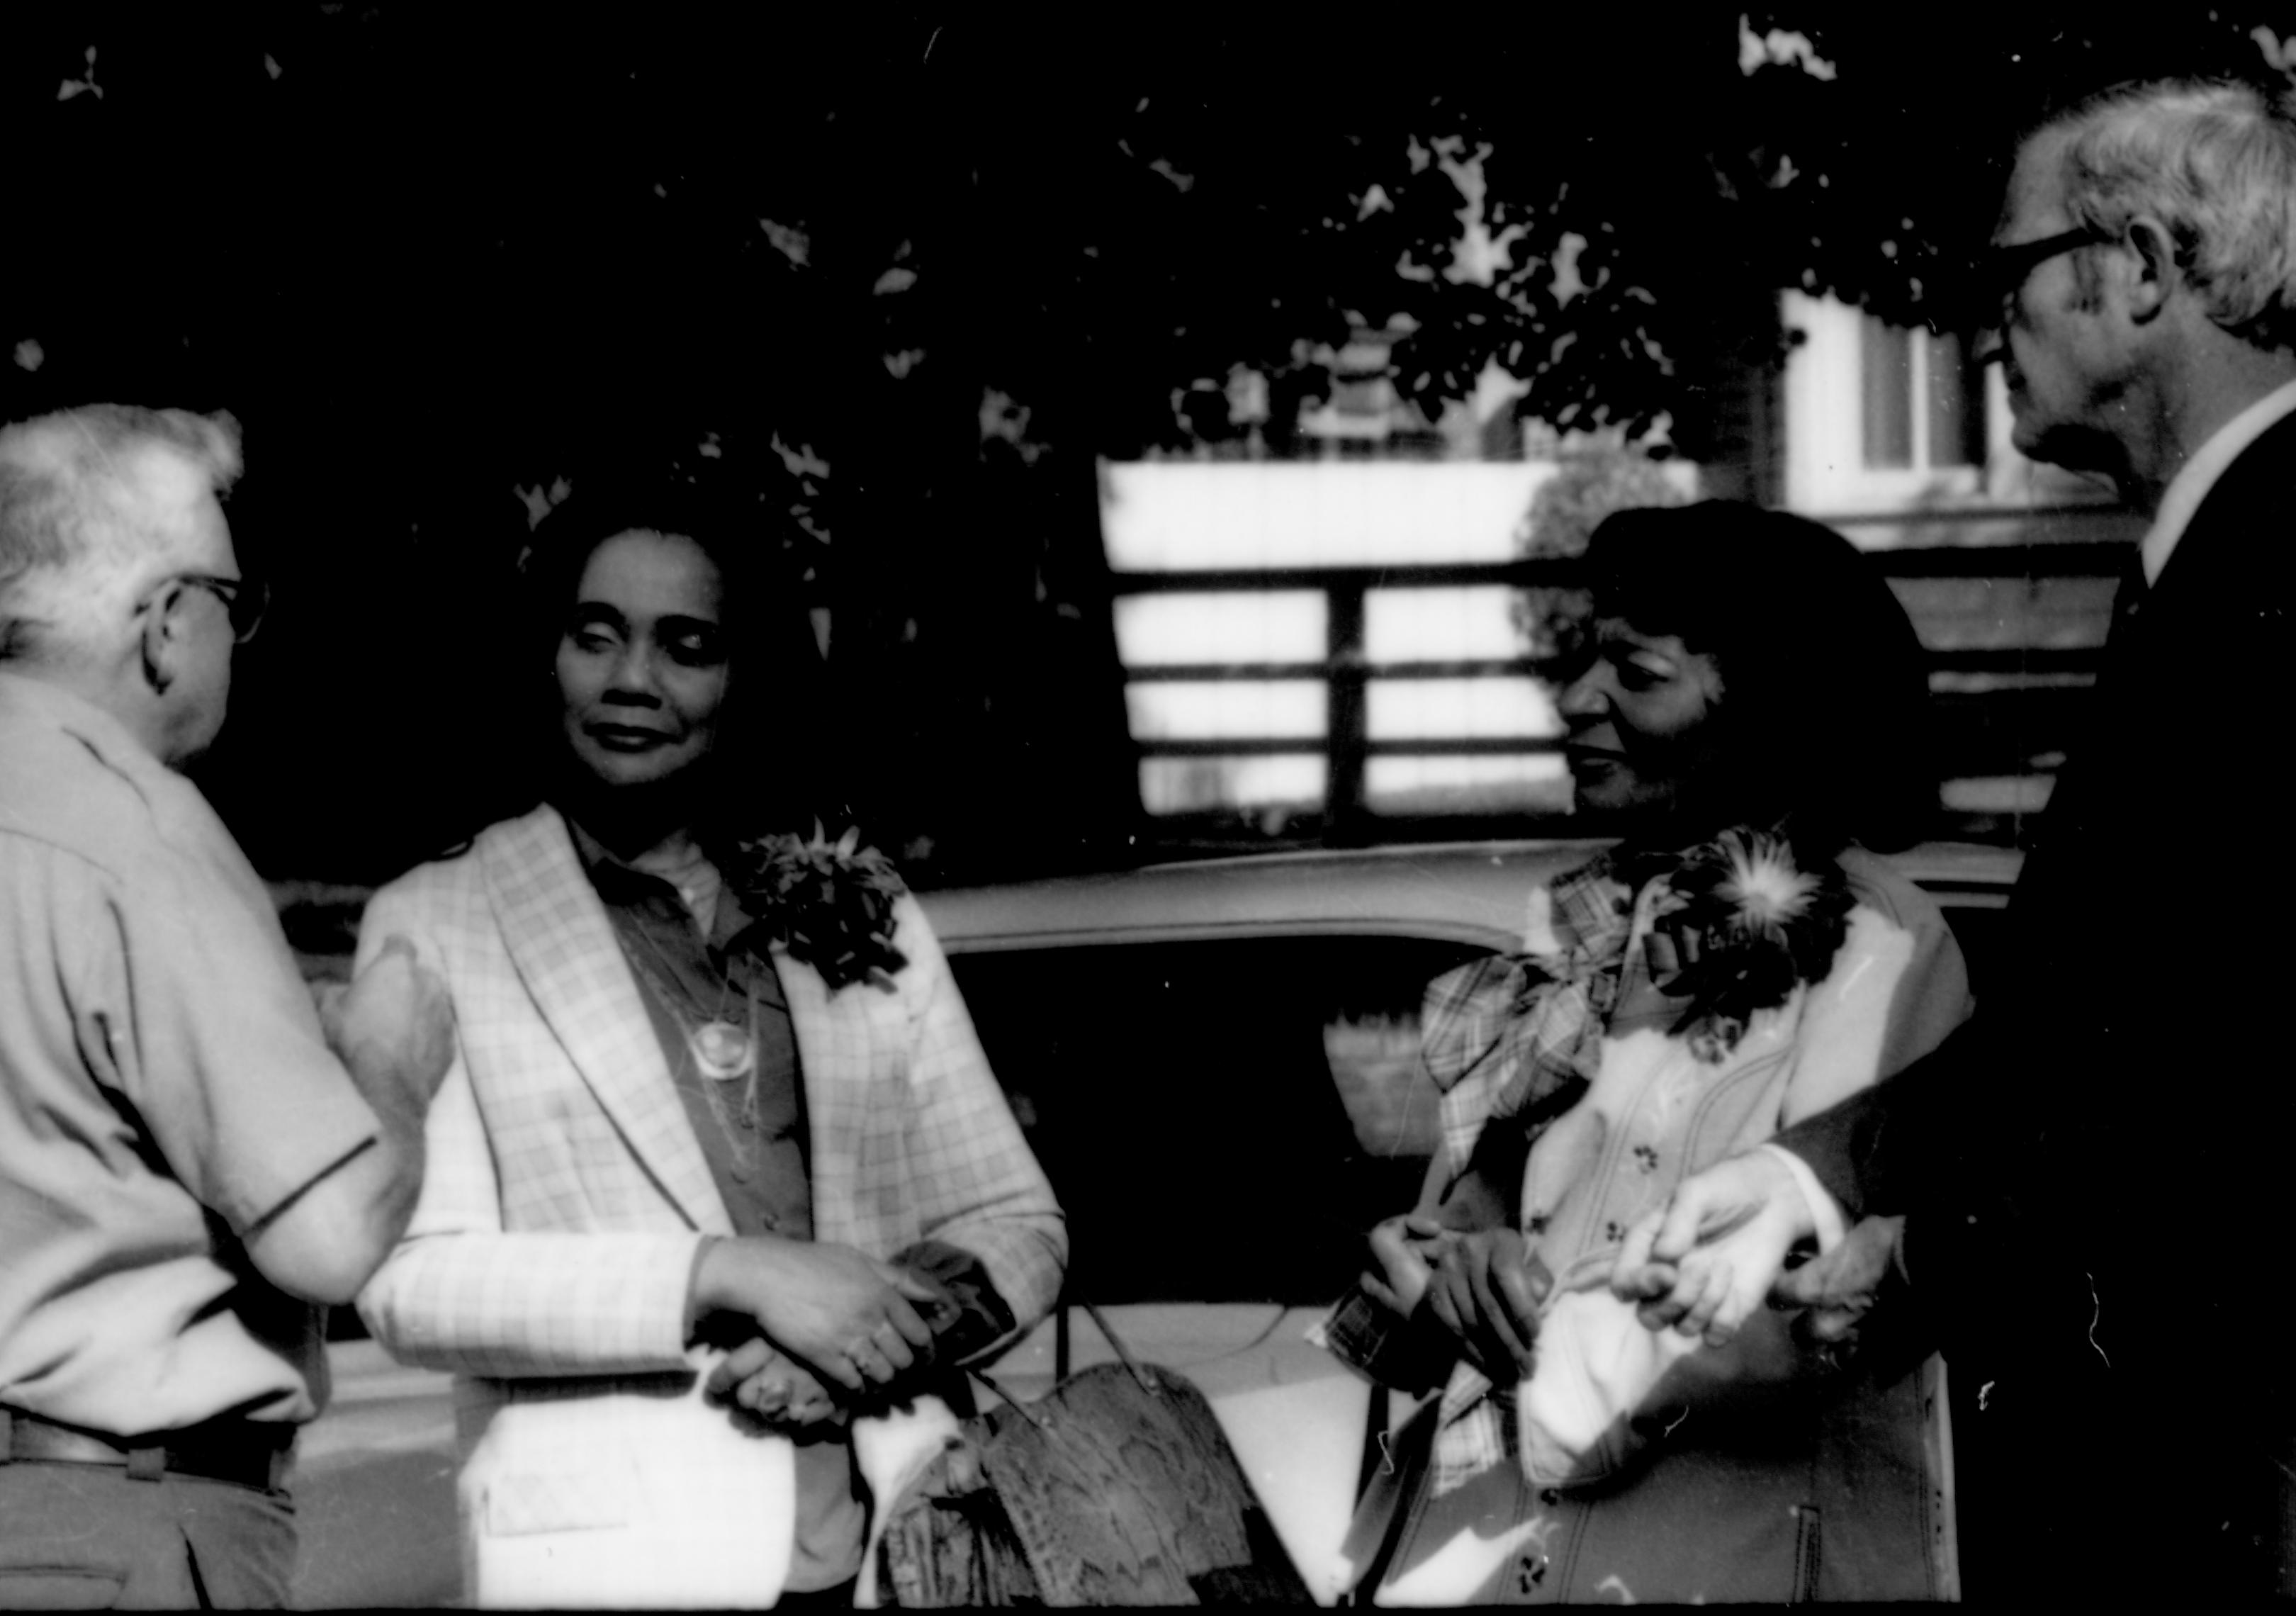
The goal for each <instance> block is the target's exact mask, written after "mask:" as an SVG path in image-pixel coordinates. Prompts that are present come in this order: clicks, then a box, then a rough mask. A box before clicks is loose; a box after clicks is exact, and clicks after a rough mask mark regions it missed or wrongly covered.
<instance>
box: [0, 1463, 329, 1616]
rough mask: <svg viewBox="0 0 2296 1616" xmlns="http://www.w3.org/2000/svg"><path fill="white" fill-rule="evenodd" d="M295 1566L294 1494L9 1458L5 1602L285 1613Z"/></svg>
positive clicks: (0, 1545)
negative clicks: (138, 1477) (144, 1477)
mask: <svg viewBox="0 0 2296 1616" xmlns="http://www.w3.org/2000/svg"><path fill="white" fill-rule="evenodd" d="M294 1571H295V1506H294V1505H293V1504H292V1503H291V1502H290V1500H289V1498H288V1497H287V1495H286V1494H285V1493H284V1492H258V1491H257V1490H256V1489H253V1488H248V1487H238V1486H234V1485H233V1484H232V1483H231V1482H228V1481H205V1480H202V1479H201V1478H199V1477H195V1476H178V1475H172V1474H171V1475H167V1476H163V1477H161V1478H160V1480H159V1481H136V1480H135V1479H133V1478H132V1477H130V1476H129V1475H128V1473H127V1467H126V1466H125V1465H114V1464H53V1463H49V1462H46V1461H43V1460H18V1461H16V1462H14V1463H12V1464H0V1610H83V1611H96V1610H114V1609H118V1610H138V1609H140V1610H232V1609H250V1608H253V1609H279V1608H283V1606H284V1605H285V1604H286V1603H287V1594H288V1584H289V1581H290V1579H291V1578H292V1577H293V1575H294Z"/></svg>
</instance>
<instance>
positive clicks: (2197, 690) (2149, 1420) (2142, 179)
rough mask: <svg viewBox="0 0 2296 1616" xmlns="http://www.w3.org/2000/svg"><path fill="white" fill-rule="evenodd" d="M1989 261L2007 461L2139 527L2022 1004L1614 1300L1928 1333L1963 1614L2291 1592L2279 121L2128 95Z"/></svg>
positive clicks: (2011, 223) (2287, 265) (1699, 1327)
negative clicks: (1958, 1421) (2053, 1604)
mask: <svg viewBox="0 0 2296 1616" xmlns="http://www.w3.org/2000/svg"><path fill="white" fill-rule="evenodd" d="M1995 241H1996V243H1997V244H1996V247H1995V250H1994V258H1995V262H1996V265H1997V268H1998V270H1999V271H2000V277H1999V281H1998V285H1997V291H1998V292H1999V294H2000V297H2001V299H2002V301H2001V307H2000V317H1999V329H2000V334H2001V348H2000V352H1999V353H1998V355H1997V357H1998V358H1999V359H2000V361H2001V363H2002V364H2003V365H2004V366H2005V370H2006V372H2007V377H2008V381H2009V398H2010V404H2011V407H2012V409H2013V412H2014V414H2015V417H2016V431H2015V442H2016V444H2017V447H2019V448H2020V449H2021V451H2022V452H2024V453H2025V454H2026V455H2030V456H2032V457H2033V458H2036V459H2041V460H2047V461H2052V462H2054V463H2057V464H2060V465H2064V466H2070V467H2073V468H2076V469H2079V470H2083V471H2094V472H2104V473H2108V474H2110V475H2112V477H2113V478H2114V479H2115V480H2117V481H2118V483H2119V485H2120V488H2121V490H2122V492H2123V494H2124V496H2126V497H2127V498H2128V500H2129V501H2130V503H2132V504H2136V506H2138V507H2139V508H2140V509H2144V510H2145V511H2148V512H2150V513H2153V517H2154V524H2153V528H2152V529H2151V531H2150V532H2149V533H2148V534H2147V535H2146V536H2145V537H2144V542H2143V544H2142V546H2141V547H2140V555H2139V558H2138V559H2139V561H2140V562H2141V570H2140V571H2138V572H2137V573H2136V574H2135V575H2134V576H2132V578H2130V580H2129V582H2128V584H2127V585H2126V586H2124V590H2123V595H2122V600H2121V603H2120V608H2119V611H2118V616H2117V619H2116V621H2115V624H2114V627H2113V630H2112V638H2111V641H2110V643H2109V649H2108V652H2107V656H2106V661H2105V669H2104V673H2103V678H2102V680H2101V682H2100V685H2099V689H2098V692H2097V697H2096V701H2095V729H2094V730H2093V732H2092V733H2091V734H2090V736H2089V738H2088V740H2087V744H2086V745H2085V746H2083V747H2082V748H2080V749H2079V751H2076V752H2075V754H2074V759H2073V764H2072V767H2071V768H2069V769H2068V771H2067V773H2066V775H2065V776H2064V778H2063V779H2062V782H2061V783H2060V785H2059V788H2058V791H2057V793H2056V795H2055V797H2054V800H2052V802H2051V803H2050V805H2049V809H2048V816H2047V819H2048V823H2047V824H2046V829H2045V837H2046V839H2045V841H2043V843H2042V845H2040V846H2038V848H2037V849H2035V850H2034V852H2033V854H2032V856H2031V857H2030V861H2029V863H2028V866H2027V870H2026V874H2025V875H2024V877H2023V879H2022V881H2021V883H2020V887H2019V890H2018V892H2017V895H2016V899H2015V902H2014V904H2013V906H2012V915H2011V920H2012V925H2013V931H2014V946H2013V947H2012V948H2011V949H2009V950H2008V951H2007V957H2008V958H2009V959H2010V960H2011V961H2012V964H2011V966H2010V970H2009V973H2008V974H2007V975H2006V976H2005V977H2004V978H2003V979H2001V980H1997V981H1995V982H1993V983H1990V984H1983V985H1981V986H1984V987H1986V988H1987V989H1988V990H1987V992H1986V993H1985V994H1984V996H1983V999H1982V1003H1981V1004H1980V1010H1979V1013H1978V1014H1977V1016H1976V1018H1975V1019H1974V1020H1973V1021H1971V1022H1970V1023H1969V1024H1968V1025H1967V1026H1966V1027H1965V1028H1964V1029H1963V1030H1962V1031H1961V1032H1960V1033H1959V1034H1957V1035H1956V1037H1955V1038H1953V1039H1951V1040H1950V1041H1948V1043H1947V1044H1946V1045H1945V1046H1943V1047H1942V1048H1940V1049H1939V1051H1938V1052H1936V1053H1935V1054H1932V1055H1931V1057H1930V1058H1929V1059H1928V1060H1926V1061H1923V1062H1920V1063H1918V1064H1916V1065H1915V1066H1914V1067H1912V1068H1910V1069H1908V1070H1907V1071H1905V1072H1904V1073H1902V1074H1900V1075H1899V1076H1898V1078H1897V1079H1893V1080H1892V1081H1890V1082H1889V1083H1887V1084H1884V1085H1882V1086H1881V1087H1878V1088H1876V1089H1874V1090H1873V1091H1871V1092H1869V1093H1868V1094H1866V1095H1861V1096H1859V1097H1858V1098H1857V1099H1855V1100H1852V1101H1850V1102H1849V1103H1845V1104H1844V1105H1842V1106H1841V1107H1838V1108H1837V1109H1836V1110H1834V1111H1833V1112H1828V1113H1826V1114H1825V1115H1824V1116H1822V1117H1819V1118H1816V1119H1813V1120H1810V1121H1808V1122H1807V1123H1804V1124H1802V1125H1800V1126H1799V1127H1797V1128H1793V1129H1792V1130H1789V1131H1788V1132H1787V1133H1785V1134H1783V1135H1781V1136H1779V1137H1778V1138H1777V1139H1776V1140H1775V1141H1773V1142H1772V1144H1769V1145H1766V1146H1764V1147H1762V1148H1761V1149H1759V1150H1758V1151H1756V1152H1753V1153H1750V1154H1748V1155H1745V1156H1742V1157H1738V1158H1735V1159H1734V1160H1733V1161H1727V1162H1725V1163H1722V1164H1720V1165H1718V1166H1717V1167H1716V1168H1714V1169H1710V1170H1709V1171H1708V1172H1706V1173H1704V1174H1702V1175H1700V1176H1698V1177H1694V1178H1693V1179H1691V1180H1689V1181H1688V1182H1686V1183H1685V1184H1684V1185H1682V1186H1681V1187H1680V1189H1679V1190H1677V1193H1676V1194H1675V1196H1674V1198H1673V1200H1672V1202H1670V1203H1669V1205H1668V1206H1667V1207H1666V1208H1665V1209H1663V1210H1661V1212H1659V1213H1657V1214H1653V1216H1652V1218H1649V1219H1647V1220H1645V1221H1644V1223H1643V1224H1642V1225H1640V1226H1637V1227H1636V1229H1635V1230H1634V1231H1632V1233H1631V1234H1630V1235H1629V1237H1628V1242H1627V1245H1626V1249H1625V1250H1624V1251H1623V1252H1622V1254H1621V1256H1620V1261H1619V1266H1618V1268H1617V1270H1616V1272H1615V1274H1614V1276H1613V1279H1612V1284H1613V1286H1614V1288H1616V1289H1617V1290H1618V1291H1620V1293H1621V1294H1624V1295H1629V1296H1634V1297H1637V1298H1640V1299H1642V1300H1643V1301H1644V1308H1643V1317H1644V1322H1645V1323H1646V1324H1648V1325H1651V1326H1652V1327H1653V1328H1663V1327H1667V1326H1669V1325H1670V1326H1672V1327H1674V1328H1677V1329H1679V1330H1682V1331H1684V1332H1685V1333H1705V1334H1706V1335H1707V1337H1708V1338H1709V1339H1710V1340H1721V1339H1726V1338H1727V1337H1728V1336H1729V1335H1730V1334H1731V1333H1733V1332H1734V1331H1735V1330H1736V1328H1737V1327H1738V1326H1739V1325H1740V1324H1741V1323H1743V1320H1744V1319H1745V1318H1746V1317H1748V1315H1749V1314H1750V1312H1751V1310H1753V1309H1754V1308H1759V1307H1760V1306H1762V1305H1763V1301H1764V1298H1765V1297H1766V1296H1769V1297H1770V1298H1771V1300H1773V1301H1774V1302H1776V1303H1781V1304H1784V1305H1793V1306H1808V1307H1811V1308H1814V1309H1815V1312H1814V1314H1813V1324H1814V1325H1815V1326H1816V1329H1817V1330H1818V1332H1819V1333H1821V1334H1834V1335H1841V1334H1843V1333H1848V1329H1849V1326H1851V1325H1856V1324H1857V1323H1858V1322H1859V1321H1861V1320H1862V1321H1863V1331H1862V1333H1864V1334H1865V1335H1866V1336H1867V1337H1869V1338H1870V1337H1872V1336H1874V1335H1875V1334H1876V1333H1880V1332H1882V1331H1883V1330H1884V1329H1885V1328H1886V1327H1888V1326H1889V1325H1891V1324H1892V1323H1896V1324H1899V1325H1902V1324H1905V1323H1907V1322H1909V1321H1910V1322H1914V1323H1915V1324H1916V1325H1918V1327H1920V1328H1923V1329H1926V1330H1930V1331H1933V1332H1934V1333H1935V1338H1936V1339H1938V1340H1939V1341H1942V1343H1943V1344H1944V1346H1945V1349H1946V1351H1947V1356H1948V1364H1949V1366H1950V1367H1951V1370H1952V1372H1953V1374H1954V1375H1955V1377H1956V1382H1957V1384H1958V1385H1960V1386H1961V1387H1963V1388H1965V1389H1968V1390H1972V1391H1973V1392H1974V1393H1975V1395H1974V1396H1973V1397H1972V1399H1971V1400H1970V1404H1969V1405H1968V1407H1969V1408H1970V1409H1971V1410H1973V1413H1972V1415H1971V1417H1970V1418H1968V1419H1966V1420H1965V1421H1964V1431H1965V1436H1964V1438H1963V1439H1962V1440H1964V1447H1963V1464H1962V1477H1963V1481H1964V1486H1963V1490H1962V1498H1961V1516H1962V1524H1963V1539H1964V1545H1965V1547H1966V1549H1967V1551H1968V1559H1969V1567H1968V1575H1969V1582H1970V1588H1971V1591H1972V1593H1974V1594H1977V1595H1997V1594H2001V1593H2005V1592H2008V1591H2012V1590H2014V1591H2019V1592H2026V1591H2030V1592H2040V1591H2053V1592H2056V1593H2060V1594H2062V1593H2065V1592H2069V1591H2072V1590H2075V1589H2083V1590H2086V1591H2090V1592H2097V1593H2103V1592H2107V1591H2134V1590H2138V1589H2143V1590H2147V1591H2153V1590H2158V1591H2160V1592H2164V1593H2165V1592H2168V1591H2169V1590H2174V1591H2176V1592H2177V1593H2178V1594H2193V1595H2202V1596H2203V1597H2205V1596H2208V1595H2262V1594H2269V1593H2281V1594H2286V1593H2288V1592H2291V1591H2296V1554H2292V1538H2296V1532H2292V1530H2291V1505H2292V1498H2296V1494H2292V1489H2291V1487H2290V1477H2291V1474H2292V1471H2291V1468H2290V1467H2291V1464H2292V1462H2296V1440H2292V1439H2296V1417H2292V1411H2296V1397H2292V1386H2291V1382H2296V1363H2292V1359H2296V1345H2292V1343H2291V1342H2290V1341H2288V1339H2287V1337H2286V1334H2285V1331H2284V1325H2282V1323H2281V1320H2282V1318H2283V1317H2284V1315H2283V1314H2282V1312H2281V1308H2284V1307H2285V1306H2286V1305H2287V1300H2288V1297H2289V1295H2290V1292H2291V1290H2292V1283H2291V1282H2292V1253H2291V1251H2290V1244H2291V1243H2290V1241H2289V1238H2288V1235H2289V1229H2290V1219H2289V1218H2288V1217H2287V1204H2288V1198H2287V1197H2286V1196H2285V1195H2284V1194H2283V1193H2282V1192H2281V1190H2280V1187H2279V1186H2280V1183H2281V1181H2282V1180H2284V1179H2285V1178H2287V1177H2290V1176H2291V1175H2292V1171H2296V1164H2292V1162H2291V1161H2290V1159H2289V1152H2290V1147H2291V1132H2292V1130H2291V1128H2290V1126H2289V1124H2290V1121H2291V1113H2292V1105H2291V1102H2290V1087H2291V1083H2292V1078H2296V1060H2292V1056H2291V1052H2290V1044H2291V1035H2290V1033H2289V1031H2287V1030H2286V1029H2283V1027H2282V1026H2281V1025H2280V1021H2281V1018H2282V1016H2283V1015H2284V1014H2285V1013H2287V1012H2286V1010H2284V1004H2285V1003H2286V1002H2287V1001H2288V1000H2289V997H2290V984H2289V981H2288V980H2287V967H2288V963H2289V949H2288V946H2287V941H2286V926H2287V922H2286V921H2285V920H2284V918H2283V916H2282V915H2281V914H2280V910H2281V909H2282V907H2283V906H2285V905H2286V904H2288V903H2289V901H2290V899H2289V898H2288V896H2287V895H2286V894H2285V893H2284V886H2285V885H2286V884H2287V883H2284V882H2282V881H2281V880H2279V879H2277V878H2276V874H2275V863H2274V861H2275V859H2276V857H2277V855H2278V853H2279V851H2280V850H2281V848H2282V845H2283V843H2284V841H2285V840H2286V837H2285V834H2284V833H2285V830H2286V827H2287V824H2288V821H2289V816H2288V813H2287V810H2286V808H2284V806H2283V804H2282V800H2281V798H2280V788H2279V786H2278V784H2277V782H2278V780H2279V779H2280V778H2281V775H2280V767H2276V765H2278V763H2279V759H2277V758H2276V753H2277V751H2278V750H2279V746H2280V745H2281V744H2282V742H2283V740H2284V737H2285V736H2286V735H2287V734H2288V733H2289V725H2288V722H2287V718H2286V717H2285V710H2284V709H2282V708H2281V707H2280V706H2279V702H2280V701H2281V700H2282V699H2283V697H2284V692H2285V690H2286V688H2287V685H2288V683H2289V681H2290V679H2291V678H2292V676H2296V658H2292V654H2291V650H2290V644H2289V635H2288V618H2287V611H2288V606H2289V589H2288V578H2289V549H2290V546H2291V539H2292V529H2296V119H2292V116H2291V111H2290V108H2289V107H2288V106H2287V105H2285V104H2284V105H2282V106H2280V107H2277V108H2276V107H2274V106H2272V105H2271V104H2269V103H2267V101H2266V99H2265V98H2264V97H2262V96H2261V95H2259V94H2257V93H2256V92H2254V91H2252V90H2250V89H2247V88H2243V87H2239V86H2229V85H2190V84H2184V85H2178V84H2156V85H2147V86H2140V87H2138V88H2136V89H2133V90H2122V91H2117V92H2112V93H2109V94H2107V95H2105V96H2103V97H2101V98H2098V99H2096V100H2094V101H2092V102H2089V103H2085V104H2083V105H2082V106H2080V107H2079V108H2076V109H2075V110H2073V111H2071V112H2069V113H2067V114H2065V115H2064V116H2062V117H2061V118H2058V119H2054V120H2053V121H2052V122H2050V123H2048V124H2047V125H2046V126H2045V127H2042V128H2041V129H2040V130H2039V131H2038V133H2036V134H2034V135H2031V136H2030V138H2029V139H2028V140H2027V141H2026V142H2025V143H2024V144H2023V145H2022V146H2021V148H2020V152H2019V155H2018V160H2017V165H2016V169H2015V172H2014V175H2013V178H2012V180H2011V183H2010V187H2009V193H2008V197H2007V200H2006V202H2005V207H2004V210H2003V215H2002V222H2001V225H2000V226H1999V227H1998V229H1997V233H1996V236H1995ZM1818 671H1821V670H1814V674H1815V673H1816V672H1818ZM2292 1019H2296V1018H2292ZM1847 1225H1855V1227H1853V1228H1849V1229H1848V1230H1847V1233H1846V1235H1845V1233H1844V1229H1845V1226H1847ZM1702 1233H1703V1235H1704V1236H1705V1238H1704V1239H1703V1240H1702V1239H1701V1235H1702ZM1813 1237H1815V1238H1816V1239H1817V1240H1818V1242H1819V1243H1820V1246H1821V1249H1822V1251H1823V1253H1824V1254H1823V1255H1821V1256H1820V1257H1818V1258H1817V1259H1815V1260H1813V1261H1811V1262H1809V1263H1808V1264H1806V1265H1804V1266H1802V1267H1799V1268H1792V1269H1789V1268H1787V1267H1785V1264H1786V1260H1787V1256H1788V1252H1789V1251H1790V1250H1791V1249H1792V1248H1793V1247H1794V1246H1796V1245H1797V1244H1798V1243H1800V1242H1802V1241H1804V1240H1807V1239H1809V1238H1813ZM1869 1309H1870V1311H1869ZM1869 1344H1870V1343H1869Z"/></svg>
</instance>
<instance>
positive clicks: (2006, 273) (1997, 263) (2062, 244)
mask: <svg viewBox="0 0 2296 1616" xmlns="http://www.w3.org/2000/svg"><path fill="white" fill-rule="evenodd" d="M2118 239H2119V238H2118V237H2116V236H2114V235H2112V234H2108V233H2107V232H2105V231H2103V230H2098V229H2095V228H2093V227H2092V226H2087V225H2084V226H2081V227H2080V228H2079V229H2078V230H2061V231H2059V232H2058V233H2057V234H2054V235H2045V236H2043V237H2041V238H2040V239H2039V240H2038V241H2033V242H2010V243H2008V244H2007V245H2005V246H2001V247H1989V248H1987V249H1986V250H1985V253H1984V256H1983V257H1981V258H1979V259H1978V271H1977V284H1978V286H1979V287H1980V289H1981V291H1982V292H1983V295H1984V297H1985V299H1986V307H1987V308H1988V309H1989V311H1991V312H1993V313H1994V314H1995V315H1996V316H1999V314H2000V313H2001V312H2002V311H2005V310H2006V309H2007V308H2008V307H2009V299H2012V298H2013V297H2015V296H2016V295H2017V294H2018V292H2020V291H2022V290H2023V289H2024V285H2025V283H2026V281H2027V280H2029V279H2030V278H2031V276H2032V274H2033V271H2035V270H2036V269H2038V268H2039V267H2041V266H2042V265H2044V264H2046V263H2047V262H2048V261H2049V260H2050V259H2051V258H2056V257H2058V256H2060V255H2061V254H2063V253H2068V252H2071V251H2072V250H2074V249H2075V248H2078V247H2096V246H2102V245H2103V243H2105V242H2111V241H2116V240H2118Z"/></svg>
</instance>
